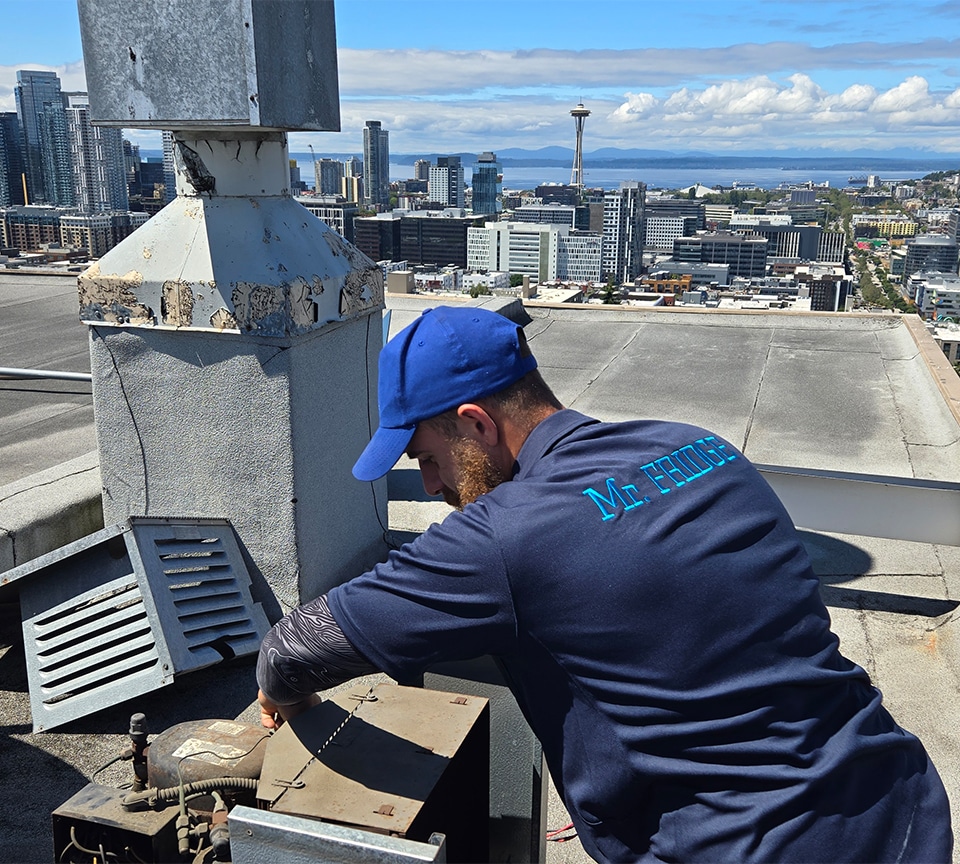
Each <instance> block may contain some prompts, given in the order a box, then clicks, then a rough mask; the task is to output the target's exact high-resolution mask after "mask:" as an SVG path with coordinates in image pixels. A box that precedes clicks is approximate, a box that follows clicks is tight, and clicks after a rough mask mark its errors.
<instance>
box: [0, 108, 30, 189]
mask: <svg viewBox="0 0 960 864" xmlns="http://www.w3.org/2000/svg"><path fill="white" fill-rule="evenodd" d="M26 183H27V164H26V162H25V161H24V155H23V137H22V135H21V132H20V121H19V120H18V119H17V113H16V112H15V111H3V112H0V207H10V206H12V205H16V204H26V203H27V199H26Z"/></svg>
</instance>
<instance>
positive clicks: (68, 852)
mask: <svg viewBox="0 0 960 864" xmlns="http://www.w3.org/2000/svg"><path fill="white" fill-rule="evenodd" d="M126 794H127V791H126V790H123V789H111V788H110V787H108V786H101V785H99V784H98V783H89V784H87V785H86V786H85V787H84V788H83V789H81V790H80V791H79V792H78V793H77V794H76V795H74V796H73V797H72V798H70V799H69V800H68V801H65V802H64V803H63V804H61V805H60V806H59V807H58V808H57V809H56V810H54V811H53V858H52V859H51V860H53V861H90V860H94V861H179V860H180V855H179V853H178V852H177V830H176V825H175V823H176V819H177V815H178V813H179V811H178V810H177V808H176V807H167V808H166V809H165V810H159V811H154V810H145V811H138V812H135V813H133V812H130V811H128V810H125V809H124V808H123V806H122V804H121V801H122V800H123V797H124V796H125V795H126Z"/></svg>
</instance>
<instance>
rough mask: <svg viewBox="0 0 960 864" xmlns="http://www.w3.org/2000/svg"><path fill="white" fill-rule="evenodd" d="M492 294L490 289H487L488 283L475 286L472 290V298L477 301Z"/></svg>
mask: <svg viewBox="0 0 960 864" xmlns="http://www.w3.org/2000/svg"><path fill="white" fill-rule="evenodd" d="M489 293H490V289H489V288H488V287H487V285H486V283H484V282H481V283H480V284H479V285H474V286H473V287H472V288H471V289H470V296H471V297H473V298H474V299H476V298H477V297H481V296H486V295H487V294H489Z"/></svg>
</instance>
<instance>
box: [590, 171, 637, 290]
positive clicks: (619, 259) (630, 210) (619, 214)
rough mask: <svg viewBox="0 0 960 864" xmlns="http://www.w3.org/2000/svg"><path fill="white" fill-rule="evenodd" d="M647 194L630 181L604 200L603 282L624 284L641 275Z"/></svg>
mask: <svg viewBox="0 0 960 864" xmlns="http://www.w3.org/2000/svg"><path fill="white" fill-rule="evenodd" d="M646 192H647V187H646V185H644V184H643V183H639V182H637V181H636V180H630V181H627V182H624V183H621V184H620V188H619V189H618V190H617V191H615V192H607V193H606V194H605V195H604V196H603V251H602V254H601V263H600V277H601V279H605V280H612V282H613V283H614V284H624V283H627V282H633V281H634V280H635V279H636V278H637V277H638V276H639V275H640V271H641V268H642V265H643V222H644V206H645V201H646Z"/></svg>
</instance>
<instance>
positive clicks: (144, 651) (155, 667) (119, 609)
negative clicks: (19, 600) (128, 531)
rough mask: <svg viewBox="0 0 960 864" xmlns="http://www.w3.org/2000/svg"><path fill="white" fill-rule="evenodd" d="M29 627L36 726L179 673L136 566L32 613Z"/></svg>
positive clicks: (145, 690)
mask: <svg viewBox="0 0 960 864" xmlns="http://www.w3.org/2000/svg"><path fill="white" fill-rule="evenodd" d="M24 587H25V588H26V587H27V586H24ZM23 630H24V645H25V648H26V653H27V670H28V673H30V674H29V677H30V685H31V686H30V707H31V710H32V712H33V721H34V729H35V730H36V731H42V730H43V729H50V728H52V727H54V726H59V725H60V724H62V723H65V722H67V721H68V720H72V719H75V718H76V717H82V716H84V715H85V714H89V713H90V712H92V711H96V710H97V709H99V708H102V707H104V706H105V705H111V704H115V703H117V702H121V701H123V700H125V699H129V698H131V697H133V696H138V695H140V694H142V693H148V692H150V691H151V690H155V689H156V688H157V687H160V686H162V685H163V684H165V683H167V682H168V681H169V680H171V679H172V676H170V675H168V674H166V673H165V672H164V670H163V669H162V664H161V662H160V656H159V654H158V651H157V641H156V639H155V638H154V634H153V632H152V629H151V626H150V622H149V620H148V619H147V614H146V610H145V609H144V604H143V594H142V592H141V589H140V585H139V583H138V581H137V578H136V576H135V575H134V574H133V573H129V574H128V575H126V576H123V577H121V578H119V579H114V580H111V581H110V582H106V583H104V584H103V585H101V586H99V587H97V588H94V589H91V590H89V591H85V592H83V593H82V594H78V595H77V596H76V597H72V598H70V599H68V600H66V601H65V602H61V603H57V604H55V605H53V606H49V607H48V608H46V609H45V610H44V611H42V612H40V613H39V614H36V615H34V616H32V617H30V618H25V619H24V622H23Z"/></svg>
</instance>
